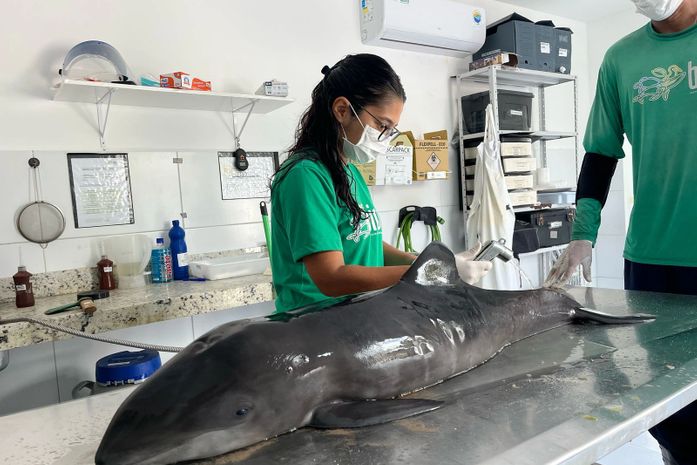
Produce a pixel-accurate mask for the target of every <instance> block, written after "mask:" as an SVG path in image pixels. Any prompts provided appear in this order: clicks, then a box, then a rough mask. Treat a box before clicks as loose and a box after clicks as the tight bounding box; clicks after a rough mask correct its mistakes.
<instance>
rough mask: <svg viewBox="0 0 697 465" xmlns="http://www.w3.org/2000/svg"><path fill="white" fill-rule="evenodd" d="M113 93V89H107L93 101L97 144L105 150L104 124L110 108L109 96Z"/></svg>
mask: <svg viewBox="0 0 697 465" xmlns="http://www.w3.org/2000/svg"><path fill="white" fill-rule="evenodd" d="M113 94H114V89H109V90H107V91H106V93H105V94H104V95H102V96H101V97H99V98H98V99H97V101H96V102H95V107H96V109H97V129H98V131H99V144H100V145H101V147H102V150H103V151H106V139H105V138H104V134H105V133H106V124H107V120H108V119H109V110H111V96H112V95H113Z"/></svg>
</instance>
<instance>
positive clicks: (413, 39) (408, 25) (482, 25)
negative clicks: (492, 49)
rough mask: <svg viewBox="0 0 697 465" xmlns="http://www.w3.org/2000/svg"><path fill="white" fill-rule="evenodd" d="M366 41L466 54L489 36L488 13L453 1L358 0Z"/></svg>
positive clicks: (433, 51)
mask: <svg viewBox="0 0 697 465" xmlns="http://www.w3.org/2000/svg"><path fill="white" fill-rule="evenodd" d="M358 1H359V4H360V17H361V40H362V41H363V43H364V44H369V45H381V46H384V47H392V48H402V49H408V50H415V51H420V52H428V53H437V54H442V55H450V56H456V57H466V56H469V55H471V54H473V53H474V52H476V51H478V50H479V49H480V48H481V47H482V45H484V40H485V39H486V15H485V12H484V9H483V8H477V7H474V6H471V5H466V4H464V3H460V2H457V1H453V0H358Z"/></svg>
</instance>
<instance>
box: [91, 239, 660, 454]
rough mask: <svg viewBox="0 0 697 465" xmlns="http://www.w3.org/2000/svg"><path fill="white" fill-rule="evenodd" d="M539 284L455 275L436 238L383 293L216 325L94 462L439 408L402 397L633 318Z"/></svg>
mask: <svg viewBox="0 0 697 465" xmlns="http://www.w3.org/2000/svg"><path fill="white" fill-rule="evenodd" d="M650 319H652V317H650V316H646V315H630V316H623V317H617V316H612V315H605V314H600V313H597V312H594V311H592V310H587V309H583V308H581V307H580V304H579V303H578V302H576V301H575V300H573V299H571V298H569V297H567V296H565V295H564V294H562V293H560V292H557V291H553V290H549V289H538V290H533V291H490V290H483V289H479V288H477V287H474V286H470V285H468V284H465V283H464V282H463V281H461V280H460V278H459V276H458V274H457V269H456V267H455V260H454V257H453V254H452V252H451V251H450V250H449V249H448V248H447V247H445V246H444V245H443V244H441V243H432V244H431V245H430V246H428V247H427V248H426V250H424V251H423V252H422V253H421V255H420V256H419V257H418V259H417V260H416V262H415V263H414V264H413V265H412V266H411V268H410V269H409V271H408V272H407V273H406V274H405V275H404V277H403V278H402V280H401V281H400V282H399V283H398V284H396V285H394V286H392V287H391V288H389V289H387V290H385V291H381V292H376V293H371V294H367V295H363V296H359V297H356V298H353V299H351V300H349V301H346V302H343V303H341V304H338V305H334V306H331V307H328V308H323V309H322V308H309V309H303V310H298V311H292V312H288V313H285V314H279V315H275V316H272V317H267V318H261V319H253V320H244V321H237V322H231V323H227V324H223V325H221V326H219V327H217V328H215V329H213V330H211V331H210V332H208V333H206V334H205V335H203V336H201V337H200V338H199V339H197V340H196V341H194V342H193V343H191V344H190V345H188V346H187V347H186V348H185V349H184V350H183V351H182V352H180V353H179V354H177V355H176V356H175V357H174V358H173V359H172V360H170V361H169V362H168V363H167V364H165V366H163V367H162V368H161V369H160V370H159V371H158V372H157V373H156V374H155V375H154V376H152V377H151V378H149V379H148V380H147V381H146V382H145V383H143V385H141V386H140V387H139V388H137V389H136V390H134V392H133V393H131V395H130V396H129V397H128V398H127V399H126V400H125V401H124V403H123V404H122V405H121V407H120V408H119V409H118V411H117V412H116V414H115V415H114V418H113V419H112V420H111V423H110V425H109V427H108V429H107V431H106V433H105V434H104V437H103V439H102V442H101V444H100V445H99V449H98V450H97V454H96V457H95V463H96V464H97V465H136V464H138V465H160V464H171V463H176V462H181V461H186V460H193V459H200V458H206V457H211V456H215V455H219V454H223V453H226V452H229V451H232V450H235V449H239V448H242V447H245V446H249V445H251V444H254V443H257V442H259V441H263V440H265V439H268V438H271V437H275V436H278V435H280V434H283V433H287V432H290V431H293V430H295V429H297V428H301V427H303V426H314V427H320V428H346V427H359V426H368V425H374V424H378V423H383V422H387V421H392V420H397V419H400V418H405V417H408V416H411V415H416V414H419V413H423V412H427V411H431V410H434V409H437V408H438V407H439V406H440V405H441V403H440V402H437V401H432V400H425V399H411V398H409V399H404V398H401V396H402V395H404V394H407V393H412V392H414V391H418V390H420V389H424V388H426V387H429V386H432V385H434V384H437V383H440V382H442V381H444V380H446V379H448V378H451V377H453V376H456V375H458V374H460V373H464V372H466V371H469V370H471V369H472V368H474V367H476V366H478V365H481V364H482V363H484V362H486V361H487V360H489V359H490V358H492V357H493V356H494V355H496V354H497V353H498V352H500V351H501V350H502V349H503V348H504V347H505V346H507V345H509V344H511V343H513V342H515V341H519V340H521V339H523V338H526V337H529V336H532V335H534V334H537V333H540V332H542V331H546V330H549V329H552V328H555V327H558V326H561V325H564V324H567V323H570V322H574V321H594V322H598V323H605V324H612V323H618V324H622V323H635V322H643V321H648V320H650Z"/></svg>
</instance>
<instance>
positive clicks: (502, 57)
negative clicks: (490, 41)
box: [470, 52, 518, 71]
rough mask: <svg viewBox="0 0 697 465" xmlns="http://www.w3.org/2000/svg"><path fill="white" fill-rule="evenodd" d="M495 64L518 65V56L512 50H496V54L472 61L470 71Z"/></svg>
mask: <svg viewBox="0 0 697 465" xmlns="http://www.w3.org/2000/svg"><path fill="white" fill-rule="evenodd" d="M493 65H503V66H512V67H515V66H518V56H517V55H516V54H515V53H511V52H500V53H499V52H496V53H495V54H494V55H488V56H485V57H482V58H480V59H478V60H475V61H473V62H472V63H470V71H474V70H475V69H480V68H486V67H487V66H493Z"/></svg>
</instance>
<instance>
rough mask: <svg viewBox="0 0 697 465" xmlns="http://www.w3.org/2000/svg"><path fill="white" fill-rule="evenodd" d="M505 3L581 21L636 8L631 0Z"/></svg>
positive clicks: (522, 0)
mask: <svg viewBox="0 0 697 465" xmlns="http://www.w3.org/2000/svg"><path fill="white" fill-rule="evenodd" d="M501 1H502V2H503V3H509V4H511V5H516V6H521V7H525V8H530V9H531V10H537V11H542V12H545V13H550V14H553V15H557V16H563V17H565V18H569V19H577V20H580V21H593V20H596V19H600V18H603V17H606V16H608V15H611V14H614V13H619V12H621V11H629V10H634V5H633V4H632V2H631V1H629V0H501Z"/></svg>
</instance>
